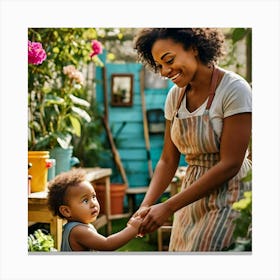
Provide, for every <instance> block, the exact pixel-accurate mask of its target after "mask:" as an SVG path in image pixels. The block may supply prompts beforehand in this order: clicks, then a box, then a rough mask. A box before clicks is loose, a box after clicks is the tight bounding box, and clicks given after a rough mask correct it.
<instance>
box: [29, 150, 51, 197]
mask: <svg viewBox="0 0 280 280" xmlns="http://www.w3.org/2000/svg"><path fill="white" fill-rule="evenodd" d="M49 157H50V154H49V151H28V162H29V163H31V164H32V167H30V168H29V169H28V175H31V176H32V178H31V192H42V191H45V190H46V186H47V176H48V167H47V161H48V159H49Z"/></svg>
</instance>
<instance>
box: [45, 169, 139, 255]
mask: <svg viewBox="0 0 280 280" xmlns="http://www.w3.org/2000/svg"><path fill="white" fill-rule="evenodd" d="M48 189H49V193H48V206H49V209H50V210H51V211H52V213H53V215H55V216H59V217H61V218H63V219H66V220H67V223H66V224H65V225H64V226H63V234H62V244H61V251H113V250H116V249H118V248H119V247H121V246H123V245H125V244H126V243H127V242H128V241H130V240H131V239H133V238H134V237H136V236H137V234H138V229H139V226H140V224H141V221H142V219H141V218H139V217H137V218H131V219H130V220H129V221H128V224H127V227H125V228H124V229H123V230H121V231H120V232H118V233H115V234H112V235H110V236H108V237H104V236H102V235H100V234H99V233H98V232H97V230H96V229H95V228H94V226H93V225H92V224H91V223H92V222H94V221H95V220H96V218H97V216H98V214H99V211H100V206H99V203H98V201H97V198H96V193H95V190H94V187H93V186H92V184H91V183H90V182H89V181H87V179H86V172H85V171H83V170H82V169H72V170H71V171H68V172H64V173H61V174H59V175H57V176H56V177H55V178H54V179H53V180H52V181H50V182H49V185H48Z"/></svg>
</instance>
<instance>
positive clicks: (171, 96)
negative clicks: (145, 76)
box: [164, 85, 179, 120]
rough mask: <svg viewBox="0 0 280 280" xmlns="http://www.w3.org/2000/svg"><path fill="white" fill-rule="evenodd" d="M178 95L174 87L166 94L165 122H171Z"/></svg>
mask: <svg viewBox="0 0 280 280" xmlns="http://www.w3.org/2000/svg"><path fill="white" fill-rule="evenodd" d="M178 94H179V90H178V88H177V86H175V85H174V86H173V87H172V88H171V89H170V90H169V92H168V94H167V97H166V100H165V108H164V116H165V118H166V119H167V120H172V117H173V114H174V111H175V108H176V100H178Z"/></svg>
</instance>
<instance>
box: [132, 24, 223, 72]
mask: <svg viewBox="0 0 280 280" xmlns="http://www.w3.org/2000/svg"><path fill="white" fill-rule="evenodd" d="M159 39H172V40H173V41H174V42H176V43H181V44H182V45H183V47H184V49H185V50H188V49H189V48H190V47H196V48H197V50H198V53H199V54H198V55H199V58H200V60H201V62H202V63H203V64H205V65H210V64H213V63H215V62H217V60H218V58H219V57H222V56H223V55H224V54H225V52H224V45H223V44H224V41H225V38H224V34H223V33H222V32H221V30H220V29H217V28H143V29H141V30H140V31H139V32H138V34H137V35H136V37H135V39H134V49H135V50H136V51H137V55H138V59H139V61H140V62H142V63H143V64H144V65H145V66H148V67H149V68H151V69H152V70H153V71H154V72H158V69H157V66H156V64H155V61H154V59H153V56H152V47H153V45H154V43H155V42H156V41H157V40H159Z"/></svg>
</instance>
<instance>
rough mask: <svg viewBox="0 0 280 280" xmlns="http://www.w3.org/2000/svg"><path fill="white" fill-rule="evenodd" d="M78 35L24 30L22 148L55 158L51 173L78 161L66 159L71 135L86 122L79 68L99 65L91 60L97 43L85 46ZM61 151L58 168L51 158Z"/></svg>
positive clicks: (86, 103)
mask: <svg viewBox="0 0 280 280" xmlns="http://www.w3.org/2000/svg"><path fill="white" fill-rule="evenodd" d="M84 32H85V30H83V29H67V28H66V29H51V28H48V29H29V32H28V35H29V38H30V41H28V129H29V133H28V150H29V151H38V150H43V151H50V157H52V158H56V160H57V161H56V174H58V173H60V172H62V171H65V170H68V169H69V167H70V166H71V164H72V162H71V160H74V163H77V162H78V161H77V159H75V158H72V152H73V137H80V136H81V128H82V125H83V124H84V123H89V122H90V121H91V119H92V115H91V113H90V111H89V108H90V102H89V101H88V100H87V96H86V87H85V84H84V77H83V73H82V70H83V68H84V66H85V65H88V64H89V63H93V64H99V65H101V64H102V62H101V61H100V60H99V59H98V57H97V55H98V54H99V53H101V52H102V46H101V44H100V43H99V42H98V41H97V40H91V44H89V43H86V40H85V37H83V34H84ZM88 36H90V35H88ZM34 39H35V40H40V41H41V42H42V43H40V42H37V41H35V40H34ZM81 39H83V40H81ZM31 40H32V41H31ZM88 40H89V39H88ZM78 69H80V70H78ZM62 152H63V153H66V155H67V159H66V161H65V163H66V167H64V165H63V167H60V162H61V163H62V159H61V157H59V158H57V157H58V156H57V154H58V153H59V156H60V155H61V153H62ZM74 163H73V164H74Z"/></svg>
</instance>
